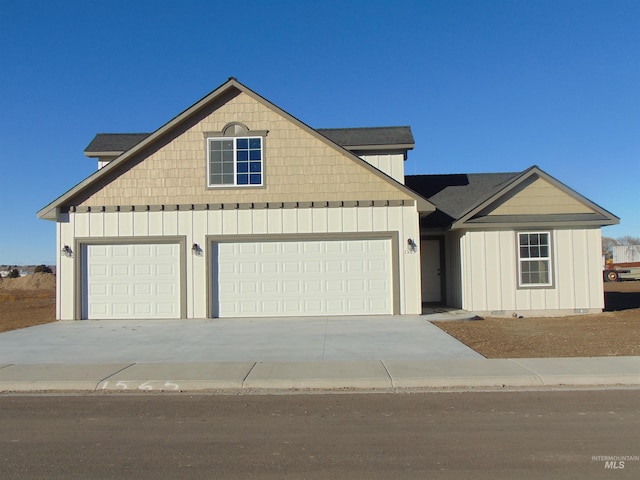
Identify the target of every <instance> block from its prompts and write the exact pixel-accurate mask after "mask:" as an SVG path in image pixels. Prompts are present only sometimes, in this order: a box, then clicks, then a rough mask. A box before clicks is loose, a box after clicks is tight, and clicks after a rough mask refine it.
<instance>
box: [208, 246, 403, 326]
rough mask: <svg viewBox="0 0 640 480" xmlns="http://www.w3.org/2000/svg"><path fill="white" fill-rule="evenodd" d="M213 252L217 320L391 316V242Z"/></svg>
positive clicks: (217, 248)
mask: <svg viewBox="0 0 640 480" xmlns="http://www.w3.org/2000/svg"><path fill="white" fill-rule="evenodd" d="M213 251H214V259H213V261H214V268H213V272H214V273H213V275H214V279H213V285H214V288H213V291H214V305H213V312H214V316H220V317H252V316H293V315H359V314H391V313H393V280H392V279H393V275H392V261H391V240H390V239H367V240H326V241H265V242H240V243H219V244H215V245H214V249H213ZM216 292H217V293H216Z"/></svg>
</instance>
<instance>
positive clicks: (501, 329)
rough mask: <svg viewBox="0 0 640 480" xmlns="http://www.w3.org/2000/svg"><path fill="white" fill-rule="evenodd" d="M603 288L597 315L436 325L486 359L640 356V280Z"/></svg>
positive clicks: (613, 284) (617, 283)
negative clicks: (602, 297) (600, 311)
mask: <svg viewBox="0 0 640 480" xmlns="http://www.w3.org/2000/svg"><path fill="white" fill-rule="evenodd" d="M604 290H605V304H606V307H605V310H606V311H605V312H603V313H599V314H592V315H575V316H568V317H558V318H485V319H483V320H469V321H461V322H437V323H436V325H437V326H438V327H440V328H441V329H442V330H444V331H445V332H447V333H449V334H450V335H452V336H454V337H455V338H457V339H458V340H460V341H461V342H462V343H464V344H466V345H468V346H469V347H471V348H473V349H474V350H475V351H476V352H478V353H480V354H482V355H484V356H485V357H487V358H531V357H600V356H616V355H640V281H629V282H616V283H605V284H604ZM434 323H435V322H434Z"/></svg>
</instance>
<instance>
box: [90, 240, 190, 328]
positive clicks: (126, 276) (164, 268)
mask: <svg viewBox="0 0 640 480" xmlns="http://www.w3.org/2000/svg"><path fill="white" fill-rule="evenodd" d="M83 260H84V262H83V263H84V265H83V267H84V268H83V277H84V278H83V302H82V303H83V305H82V318H88V319H129V318H137V319H140V318H180V247H179V244H114V245H85V246H84V247H83Z"/></svg>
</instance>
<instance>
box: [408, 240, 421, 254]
mask: <svg viewBox="0 0 640 480" xmlns="http://www.w3.org/2000/svg"><path fill="white" fill-rule="evenodd" d="M417 251H418V245H416V242H415V240H414V239H413V238H408V239H407V252H408V253H416V252H417Z"/></svg>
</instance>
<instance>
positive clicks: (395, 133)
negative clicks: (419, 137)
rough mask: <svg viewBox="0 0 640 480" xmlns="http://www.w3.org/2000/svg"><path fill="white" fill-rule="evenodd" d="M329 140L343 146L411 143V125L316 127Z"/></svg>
mask: <svg viewBox="0 0 640 480" xmlns="http://www.w3.org/2000/svg"><path fill="white" fill-rule="evenodd" d="M316 131H317V132H318V133H321V134H322V135H324V136H325V137H327V138H328V139H329V140H331V141H332V142H334V143H337V144H338V145H341V146H343V147H354V146H374V145H411V147H413V145H414V143H415V142H414V140H413V134H412V133H411V127H365V128H317V129H316Z"/></svg>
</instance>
